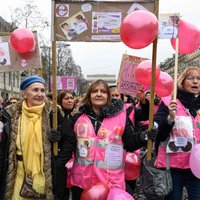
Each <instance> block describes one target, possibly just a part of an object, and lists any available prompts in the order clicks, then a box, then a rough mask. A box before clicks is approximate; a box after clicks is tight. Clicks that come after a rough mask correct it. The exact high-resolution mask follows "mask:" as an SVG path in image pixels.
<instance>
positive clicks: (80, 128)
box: [70, 111, 126, 189]
mask: <svg viewBox="0 0 200 200" xmlns="http://www.w3.org/2000/svg"><path fill="white" fill-rule="evenodd" d="M125 124H126V112H124V111H123V112H120V113H119V114H118V115H116V116H113V117H111V118H105V119H104V120H103V121H102V123H101V126H100V128H99V130H98V133H97V135H96V134H95V131H94V127H93V125H92V123H91V121H90V119H89V117H88V116H87V115H85V114H83V115H82V116H80V117H79V118H78V120H77V121H76V123H75V126H74V131H75V133H76V137H77V150H76V156H75V160H74V165H73V168H72V171H71V178H70V182H71V185H75V186H78V187H81V188H83V189H86V188H89V187H91V186H92V185H95V184H96V183H99V182H101V183H105V184H108V185H109V186H117V187H120V188H122V189H125V180H124V160H125V151H124V149H123V143H122V134H123V132H124V129H125Z"/></svg>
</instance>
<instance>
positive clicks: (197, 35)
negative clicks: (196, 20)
mask: <svg viewBox="0 0 200 200" xmlns="http://www.w3.org/2000/svg"><path fill="white" fill-rule="evenodd" d="M178 38H179V48H178V52H179V53H180V54H189V53H192V52H193V51H195V50H196V49H198V47H199V45H200V30H199V29H198V28H197V27H196V26H194V25H193V24H190V23H188V22H186V21H184V20H181V19H180V20H179V32H178ZM171 44H172V47H173V48H174V49H176V39H175V38H172V39H171Z"/></svg>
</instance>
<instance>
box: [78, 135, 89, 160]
mask: <svg viewBox="0 0 200 200" xmlns="http://www.w3.org/2000/svg"><path fill="white" fill-rule="evenodd" d="M89 148H90V139H88V138H78V153H79V156H80V157H81V158H86V157H87V156H88V152H89Z"/></svg>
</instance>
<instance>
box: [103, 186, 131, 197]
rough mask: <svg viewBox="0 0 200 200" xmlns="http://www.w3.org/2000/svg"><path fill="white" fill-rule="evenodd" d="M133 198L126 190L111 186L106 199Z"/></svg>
mask: <svg viewBox="0 0 200 200" xmlns="http://www.w3.org/2000/svg"><path fill="white" fill-rule="evenodd" d="M119 199H120V200H134V198H133V196H131V195H130V194H129V193H127V192H126V191H124V190H122V189H121V188H112V189H110V192H109V193H108V198H107V200H119Z"/></svg>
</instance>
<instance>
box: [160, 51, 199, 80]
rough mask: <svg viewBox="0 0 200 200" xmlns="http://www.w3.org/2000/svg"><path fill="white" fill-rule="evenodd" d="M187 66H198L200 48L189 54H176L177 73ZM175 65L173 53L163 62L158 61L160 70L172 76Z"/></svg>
mask: <svg viewBox="0 0 200 200" xmlns="http://www.w3.org/2000/svg"><path fill="white" fill-rule="evenodd" d="M189 66H196V67H200V48H198V49H197V50H196V51H194V52H193V53H191V54H179V56H178V74H180V73H181V72H183V71H184V70H185V68H187V67H189ZM174 67H175V54H173V57H172V58H167V59H166V60H165V61H164V62H162V63H160V68H161V70H162V71H164V72H166V73H168V74H170V75H171V76H172V77H173V76H174Z"/></svg>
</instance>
